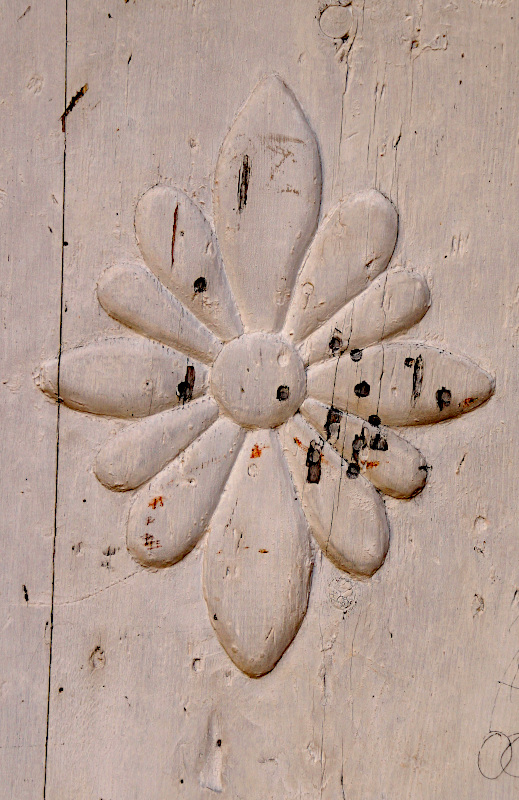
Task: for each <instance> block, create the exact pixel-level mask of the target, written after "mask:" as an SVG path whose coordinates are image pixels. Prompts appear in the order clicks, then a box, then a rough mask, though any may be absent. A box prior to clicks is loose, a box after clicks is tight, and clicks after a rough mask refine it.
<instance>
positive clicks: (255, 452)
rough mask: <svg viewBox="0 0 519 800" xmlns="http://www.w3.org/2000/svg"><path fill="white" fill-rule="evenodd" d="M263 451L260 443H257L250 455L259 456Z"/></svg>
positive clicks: (252, 456)
mask: <svg viewBox="0 0 519 800" xmlns="http://www.w3.org/2000/svg"><path fill="white" fill-rule="evenodd" d="M261 453H262V448H261V447H260V446H259V445H258V444H255V445H254V447H253V448H252V452H251V454H250V457H251V458H259V457H260V456H261Z"/></svg>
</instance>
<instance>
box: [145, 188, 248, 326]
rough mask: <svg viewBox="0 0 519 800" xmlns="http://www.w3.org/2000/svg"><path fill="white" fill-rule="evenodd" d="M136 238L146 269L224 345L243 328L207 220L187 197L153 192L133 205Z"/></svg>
mask: <svg viewBox="0 0 519 800" xmlns="http://www.w3.org/2000/svg"><path fill="white" fill-rule="evenodd" d="M135 232H136V235H137V241H138V243H139V246H140V249H141V253H142V255H143V258H144V260H145V262H146V264H147V265H148V266H149V268H150V269H151V270H152V271H153V272H154V273H155V274H156V275H157V277H158V278H159V279H160V280H161V281H162V283H164V285H165V286H166V287H168V288H169V289H171V291H172V292H173V294H175V295H176V296H177V297H178V299H179V300H180V301H181V302H183V303H185V305H187V307H188V308H189V309H190V310H191V311H192V312H193V313H194V314H195V315H196V316H198V317H199V318H200V319H201V320H202V322H205V323H206V324H208V325H209V327H211V328H212V330H213V331H214V332H215V333H216V335H217V336H220V337H221V338H222V339H223V340H224V341H226V340H227V339H233V338H234V337H235V336H237V335H238V334H239V333H241V330H242V325H241V322H240V318H239V315H238V312H237V310H236V306H235V304H234V300H233V298H232V295H231V291H230V288H229V284H228V281H227V278H226V276H225V273H224V271H223V268H222V264H221V261H220V258H219V252H218V246H217V244H216V242H215V240H214V237H213V233H212V231H211V228H210V227H209V225H208V223H207V220H206V219H205V218H204V216H203V214H202V212H201V211H200V209H199V208H197V206H196V205H195V204H194V203H193V202H192V200H190V199H189V197H186V195H185V194H184V193H183V192H181V191H179V190H178V189H174V188H171V187H168V186H155V187H153V188H151V189H149V191H147V192H146V193H145V194H144V196H143V197H141V199H140V200H139V202H138V204H137V212H136V214H135Z"/></svg>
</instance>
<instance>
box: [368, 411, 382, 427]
mask: <svg viewBox="0 0 519 800" xmlns="http://www.w3.org/2000/svg"><path fill="white" fill-rule="evenodd" d="M368 422H369V424H370V425H373V427H374V428H379V427H380V417H379V416H378V415H377V414H370V415H369V417H368Z"/></svg>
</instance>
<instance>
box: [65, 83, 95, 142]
mask: <svg viewBox="0 0 519 800" xmlns="http://www.w3.org/2000/svg"><path fill="white" fill-rule="evenodd" d="M87 92H88V83H85V85H84V86H82V87H81V89H80V90H79V91H78V92H76V94H75V95H74V97H73V98H72V99H71V101H70V103H69V104H68V106H67V107H66V109H65V111H64V112H63V114H62V115H61V130H62V131H63V133H65V120H66V118H67V117H68V115H69V114H70V112H71V111H72V109H73V108H74V107H75V106H76V104H77V102H78V101H79V100H81V98H82V97H83V96H84V95H85V94H86V93H87Z"/></svg>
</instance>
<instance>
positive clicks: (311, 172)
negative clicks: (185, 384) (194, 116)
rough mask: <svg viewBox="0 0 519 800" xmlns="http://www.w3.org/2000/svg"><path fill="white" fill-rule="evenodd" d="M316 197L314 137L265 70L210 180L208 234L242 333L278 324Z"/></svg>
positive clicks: (312, 225) (318, 192) (294, 105)
mask: <svg viewBox="0 0 519 800" xmlns="http://www.w3.org/2000/svg"><path fill="white" fill-rule="evenodd" d="M320 198H321V162H320V158H319V149H318V146H317V141H316V139H315V136H314V134H313V132H312V130H311V129H310V126H309V125H308V122H307V121H306V119H305V117H304V115H303V112H302V111H301V108H300V106H299V104H298V102H297V100H296V99H295V97H294V96H293V94H292V93H291V92H290V90H289V89H288V88H287V87H286V86H285V84H284V83H283V82H282V81H281V80H280V79H279V78H278V77H276V76H275V75H272V76H270V77H268V78H265V79H264V80H263V81H262V82H261V83H260V84H259V85H258V86H257V87H256V89H255V90H254V91H253V93H252V94H251V96H250V98H249V99H248V101H247V102H246V103H245V105H244V107H243V108H242V110H241V111H240V113H239V114H238V116H237V118H236V119H235V121H234V123H233V125H232V128H231V130H230V132H229V134H228V135H227V137H226V139H225V141H224V143H223V145H222V149H221V151H220V156H219V158H218V163H217V165H216V174H215V180H214V193H213V206H214V218H215V227H216V233H217V235H218V242H219V244H220V248H221V251H222V255H223V259H224V263H225V268H226V270H227V274H228V276H229V280H230V282H231V285H232V287H233V290H234V293H235V296H236V300H237V303H238V306H239V309H240V312H241V314H242V319H243V323H244V325H245V328H246V330H247V331H255V330H264V331H267V332H268V331H277V330H279V329H280V327H281V326H282V324H283V319H284V317H285V312H286V307H287V303H288V300H289V299H290V293H291V291H292V286H293V283H294V279H295V275H296V272H297V269H298V267H299V265H300V263H301V259H302V258H303V255H304V252H305V249H306V247H307V245H308V243H309V241H310V239H311V237H312V235H313V233H314V230H315V226H316V224H317V218H318V215H319V204H320Z"/></svg>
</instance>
